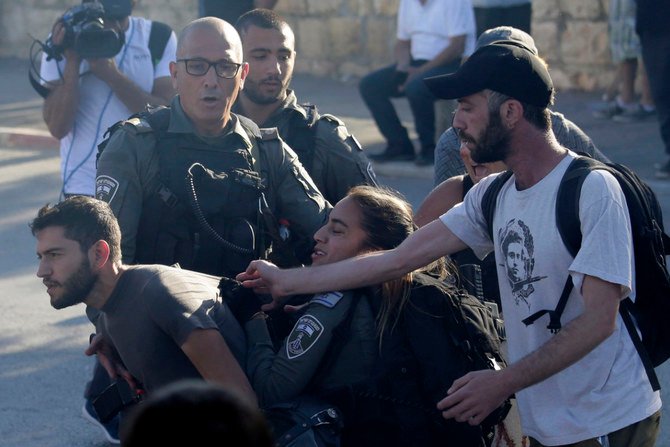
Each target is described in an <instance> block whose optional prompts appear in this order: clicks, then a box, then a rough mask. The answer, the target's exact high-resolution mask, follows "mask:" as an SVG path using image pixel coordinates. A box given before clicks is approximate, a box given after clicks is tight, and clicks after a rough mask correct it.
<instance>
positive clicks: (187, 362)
mask: <svg viewBox="0 0 670 447" xmlns="http://www.w3.org/2000/svg"><path fill="white" fill-rule="evenodd" d="M30 227H31V229H32V233H33V235H34V236H35V237H36V238H37V257H38V258H39V261H40V262H39V267H38V270H37V276H38V277H39V278H41V279H42V282H43V283H44V285H45V286H46V287H47V293H48V294H49V296H50V297H51V305H52V306H53V307H54V308H55V309H63V308H65V307H69V306H74V305H76V304H79V303H85V304H86V305H88V306H91V307H93V308H95V309H98V310H99V311H100V316H99V318H98V319H97V322H96V327H97V329H98V333H99V334H98V336H96V339H94V340H93V342H92V345H91V346H90V347H89V349H88V352H87V353H90V354H92V353H94V352H96V351H99V350H102V352H98V354H104V357H105V358H104V359H103V358H100V361H101V363H102V364H103V365H105V366H106V368H108V372H109V373H110V376H116V374H117V372H120V373H121V374H122V375H123V377H124V378H126V379H127V380H128V381H129V383H130V382H133V383H130V384H131V386H132V387H134V388H135V389H138V387H141V388H142V389H144V390H145V391H146V392H147V394H148V395H151V393H152V392H153V391H154V390H156V389H157V388H159V387H161V386H164V385H167V384H169V383H172V382H175V381H178V380H182V379H205V380H208V381H212V382H215V383H219V384H221V385H223V386H226V387H228V388H230V389H234V390H235V391H237V392H238V393H239V395H240V396H242V397H243V398H244V399H245V400H246V401H247V402H248V403H249V404H253V405H255V403H256V397H255V395H254V392H253V391H252V389H251V386H250V385H249V382H248V380H247V378H246V376H245V375H244V372H243V371H242V368H241V367H240V364H244V354H245V353H244V334H243V333H242V330H241V328H240V327H239V325H238V324H237V322H236V321H235V319H234V318H233V317H232V314H231V313H230V311H228V310H227V309H226V307H224V305H223V304H222V301H221V298H220V296H219V289H218V283H219V278H216V277H213V276H208V275H204V274H200V273H196V272H191V271H188V270H181V269H177V268H173V267H167V266H162V265H133V266H128V265H123V264H122V263H121V248H120V247H121V231H120V230H119V225H118V222H117V220H116V218H115V217H114V214H113V213H112V210H111V209H110V208H109V205H107V204H106V203H105V202H102V201H100V200H96V199H93V198H90V197H82V196H78V197H72V198H69V199H66V200H64V201H63V202H60V203H58V204H56V205H54V206H52V207H50V206H48V205H47V206H45V207H43V208H42V209H40V211H39V213H38V215H37V217H36V218H35V219H34V220H33V221H32V223H31V225H30ZM103 341H104V342H103ZM121 363H122V364H123V365H124V367H125V368H127V371H113V370H112V367H117V366H118V364H121ZM112 365H113V366H112ZM135 381H139V382H140V383H139V384H138V383H134V382H135Z"/></svg>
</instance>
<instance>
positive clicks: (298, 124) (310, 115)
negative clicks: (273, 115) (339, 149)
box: [277, 104, 321, 176]
mask: <svg viewBox="0 0 670 447" xmlns="http://www.w3.org/2000/svg"><path fill="white" fill-rule="evenodd" d="M301 106H302V107H303V108H304V109H305V112H307V117H303V116H302V115H301V114H299V113H297V112H294V113H288V114H286V115H287V116H288V124H287V125H286V126H284V125H283V124H282V123H278V125H277V127H278V128H279V129H282V139H283V140H284V141H285V142H286V144H288V145H289V146H290V148H291V149H293V151H294V152H295V153H296V154H297V155H298V159H299V160H300V164H302V165H303V166H304V167H305V169H306V170H307V172H308V173H309V175H310V176H311V175H313V171H312V165H313V163H314V142H315V140H316V125H317V122H318V121H319V119H320V118H321V116H320V115H319V112H318V110H317V109H316V106H315V105H313V104H301Z"/></svg>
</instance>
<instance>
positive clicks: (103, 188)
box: [95, 175, 119, 203]
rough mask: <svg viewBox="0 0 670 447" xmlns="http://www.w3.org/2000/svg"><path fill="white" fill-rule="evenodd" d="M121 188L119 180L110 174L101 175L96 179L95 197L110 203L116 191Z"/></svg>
mask: <svg viewBox="0 0 670 447" xmlns="http://www.w3.org/2000/svg"><path fill="white" fill-rule="evenodd" d="M118 190H119V182H118V181H116V180H115V179H113V178H112V177H110V176H108V175H99V176H98V177H97V178H96V179H95V198H96V199H98V200H102V201H105V202H107V203H110V202H111V201H112V199H114V196H115V195H116V191H118Z"/></svg>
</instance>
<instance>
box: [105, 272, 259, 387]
mask: <svg viewBox="0 0 670 447" xmlns="http://www.w3.org/2000/svg"><path fill="white" fill-rule="evenodd" d="M218 281H219V279H218V278H216V277H213V276H209V275H204V274H201V273H197V272H192V271H189V270H181V269H178V268H174V267H167V266H162V265H137V266H131V267H128V270H126V271H125V272H124V273H123V274H122V275H121V278H120V279H119V282H118V283H117V284H116V287H115V288H114V291H113V292H112V295H111V296H110V297H109V300H108V301H107V303H106V304H105V305H104V306H103V308H102V313H101V315H100V319H99V320H98V321H99V329H100V330H101V332H102V333H103V334H104V335H105V336H106V337H108V338H109V339H110V340H111V341H112V343H113V344H114V346H115V347H116V349H117V351H118V352H119V355H120V356H121V359H122V360H123V363H124V364H125V366H126V368H127V369H128V371H129V372H130V373H131V374H132V375H133V376H134V377H135V378H136V379H138V380H139V381H140V382H142V384H143V385H144V388H145V390H146V391H148V392H151V391H152V390H155V389H156V388H158V387H161V386H163V385H166V384H168V383H171V382H174V381H177V380H180V379H186V378H200V377H201V376H200V373H199V372H198V371H197V369H196V368H195V366H194V365H193V364H192V363H191V361H190V360H189V359H188V357H187V356H186V354H184V352H183V351H182V350H181V347H180V346H181V345H182V344H183V343H184V342H185V341H186V339H187V338H188V336H189V335H190V334H191V332H192V331H193V330H196V329H218V330H219V331H220V332H221V335H222V336H223V338H224V339H225V341H226V343H227V344H228V347H229V348H230V350H231V351H232V353H233V355H234V356H235V358H236V359H237V360H238V362H239V363H240V365H244V361H245V353H246V341H245V336H244V332H243V330H242V328H241V327H240V325H239V324H238V323H237V320H235V317H234V316H233V315H232V313H231V312H230V311H229V309H228V308H227V306H224V305H223V303H222V301H221V297H220V296H219V290H218V287H217V285H218Z"/></svg>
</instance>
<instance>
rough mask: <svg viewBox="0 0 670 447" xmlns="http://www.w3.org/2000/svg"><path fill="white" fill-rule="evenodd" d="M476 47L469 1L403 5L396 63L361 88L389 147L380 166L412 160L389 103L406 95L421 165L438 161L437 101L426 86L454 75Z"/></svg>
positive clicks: (415, 0)
mask: <svg viewBox="0 0 670 447" xmlns="http://www.w3.org/2000/svg"><path fill="white" fill-rule="evenodd" d="M474 48H475V19H474V13H473V10H472V3H471V2H470V0H400V6H399V9H398V30H397V40H396V45H395V63H394V64H392V65H390V66H388V67H384V68H382V69H380V70H377V71H374V72H372V73H370V74H368V75H366V76H365V77H364V78H363V79H362V80H361V83H360V86H359V89H360V92H361V96H362V97H363V100H364V101H365V104H366V105H367V106H368V108H369V109H370V113H372V117H373V118H374V120H375V123H376V124H377V127H379V131H380V132H381V133H382V135H383V136H384V139H385V140H386V143H387V147H386V150H385V151H384V152H382V153H381V154H373V155H371V156H370V158H371V159H373V160H375V161H377V162H383V161H392V160H413V159H414V145H413V144H412V142H411V140H410V138H409V135H408V133H407V129H406V128H405V127H404V126H403V125H402V123H401V122H400V119H399V118H398V114H397V113H396V111H395V108H394V107H393V104H392V103H391V100H390V98H397V97H401V96H406V97H407V99H408V100H409V104H410V107H411V109H412V115H413V116H414V126H415V128H416V132H417V134H418V135H419V142H420V144H421V151H420V153H419V157H418V158H417V159H416V163H417V164H419V165H427V164H432V163H433V160H434V158H435V155H434V150H435V108H434V104H435V100H436V98H435V96H434V95H433V94H432V93H431V92H430V90H428V88H427V87H426V85H425V84H424V83H423V79H424V78H426V77H429V76H437V75H441V74H445V73H453V72H454V71H456V69H457V68H458V66H459V64H460V62H461V58H462V57H463V56H468V55H470V53H472V52H473V51H474Z"/></svg>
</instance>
